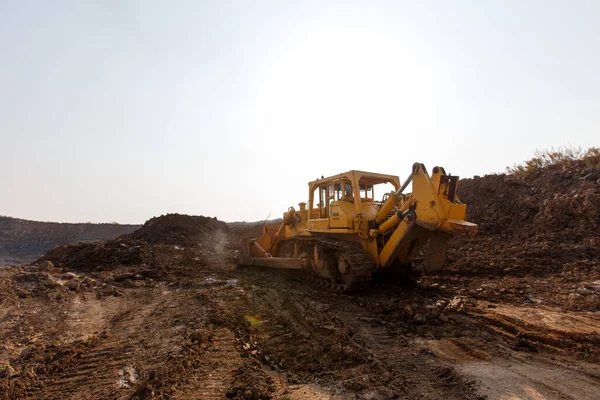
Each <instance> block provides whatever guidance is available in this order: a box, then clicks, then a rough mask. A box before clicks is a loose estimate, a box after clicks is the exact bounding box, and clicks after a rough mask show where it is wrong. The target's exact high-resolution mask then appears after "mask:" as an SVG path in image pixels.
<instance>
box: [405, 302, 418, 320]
mask: <svg viewBox="0 0 600 400" xmlns="http://www.w3.org/2000/svg"><path fill="white" fill-rule="evenodd" d="M404 313H405V314H406V315H408V316H411V317H412V316H413V315H414V314H415V313H414V311H413V309H412V307H411V306H409V305H408V304H407V305H405V306H404Z"/></svg>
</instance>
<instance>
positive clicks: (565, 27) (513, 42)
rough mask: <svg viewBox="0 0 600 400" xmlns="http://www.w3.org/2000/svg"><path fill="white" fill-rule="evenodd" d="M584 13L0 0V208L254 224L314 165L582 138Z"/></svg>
mask: <svg viewBox="0 0 600 400" xmlns="http://www.w3.org/2000/svg"><path fill="white" fill-rule="evenodd" d="M599 21H600V1H595V0H594V1H564V2H563V1H560V2H559V1H523V0H519V1H479V0H477V1H439V2H425V1H410V2H408V1H406V2H403V1H389V2H376V1H364V2H352V1H344V2H341V1H339V2H326V1H314V2H309V1H306V2H303V1H284V0H279V1H254V2H251V1H215V2H209V1H170V2H167V1H148V0H139V1H119V0H114V1H100V0H99V1H84V0H79V1H58V0H56V1H45V0H44V1H27V0H13V1H7V0H0V54H1V56H0V57H1V58H0V121H1V123H2V126H1V130H0V149H1V151H2V152H1V154H2V156H1V158H0V184H1V187H2V192H1V195H0V215H10V216H15V217H21V218H28V219H36V220H52V221H73V222H78V221H94V222H109V221H118V222H123V223H124V222H134V223H141V222H143V221H145V220H146V219H148V218H150V217H152V216H158V215H160V214H164V213H167V212H179V213H188V214H202V215H208V216H217V217H218V218H219V219H222V220H226V221H234V220H260V219H264V218H266V217H267V215H268V214H269V213H272V214H271V216H272V217H279V216H280V215H281V214H282V213H283V212H284V211H285V210H286V209H287V207H289V206H290V205H295V204H297V203H298V202H299V201H302V200H306V199H307V196H308V195H307V182H308V181H310V180H313V179H315V178H316V177H319V176H321V175H325V176H327V175H332V174H336V173H339V172H343V171H346V170H350V169H363V170H367V171H373V172H381V173H388V174H395V175H399V176H400V177H401V178H402V179H404V177H405V176H406V175H407V174H408V173H409V172H410V166H411V165H412V163H413V162H415V161H420V162H423V163H425V164H426V166H428V168H429V169H431V167H433V166H434V165H442V166H444V167H445V168H446V170H447V171H449V172H452V173H454V174H458V175H461V176H463V177H469V176H473V175H483V174H485V173H490V172H502V171H503V170H504V168H505V167H506V166H507V165H512V164H514V163H515V162H519V161H522V160H524V159H527V158H530V157H531V156H532V154H533V152H534V151H535V150H536V149H544V148H549V147H551V146H562V145H565V144H571V145H574V146H582V147H589V146H598V145H600V132H599V129H598V128H599V126H600V22H599ZM379 195H381V193H378V194H377V197H379Z"/></svg>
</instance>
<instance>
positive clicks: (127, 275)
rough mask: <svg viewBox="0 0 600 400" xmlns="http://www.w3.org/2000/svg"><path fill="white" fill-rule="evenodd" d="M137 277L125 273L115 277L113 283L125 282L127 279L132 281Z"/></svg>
mask: <svg viewBox="0 0 600 400" xmlns="http://www.w3.org/2000/svg"><path fill="white" fill-rule="evenodd" d="M134 276H135V275H134V274H132V273H131V272H125V273H123V274H118V275H115V276H114V277H113V281H115V282H119V281H124V280H125V279H132V278H133V277H134Z"/></svg>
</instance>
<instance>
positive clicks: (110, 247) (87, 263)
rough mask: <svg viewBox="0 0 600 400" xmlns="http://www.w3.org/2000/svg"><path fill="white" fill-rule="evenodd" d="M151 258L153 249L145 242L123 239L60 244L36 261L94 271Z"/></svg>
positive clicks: (137, 263)
mask: <svg viewBox="0 0 600 400" xmlns="http://www.w3.org/2000/svg"><path fill="white" fill-rule="evenodd" d="M149 259H151V251H150V249H148V248H147V246H145V245H144V244H143V243H134V242H130V241H123V240H121V239H115V240H109V241H107V242H94V243H78V244H73V245H69V246H58V247H55V248H54V249H52V250H50V251H49V252H48V253H46V254H45V255H43V256H42V257H41V258H40V259H39V260H38V261H37V262H36V263H41V262H44V261H50V262H52V263H54V264H56V265H59V266H61V267H63V268H66V269H67V270H75V271H94V270H98V271H101V270H106V269H112V268H114V267H116V266H120V265H140V264H143V263H145V262H146V261H148V260H149Z"/></svg>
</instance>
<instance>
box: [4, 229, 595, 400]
mask: <svg viewBox="0 0 600 400" xmlns="http://www.w3.org/2000/svg"><path fill="white" fill-rule="evenodd" d="M234 240H235V239H234V238H233V237H232V236H227V235H225V236H224V238H223V240H221V241H219V245H218V246H216V245H214V244H213V245H208V244H206V243H205V244H204V245H202V246H191V247H181V246H177V245H153V246H152V247H150V248H149V249H151V251H150V250H148V251H149V252H151V253H152V257H153V259H154V264H153V265H155V266H157V265H161V266H162V269H160V270H159V269H156V268H155V269H152V268H150V267H149V266H148V265H145V264H142V265H137V264H136V265H129V266H119V267H116V268H112V269H102V268H100V269H98V268H96V269H95V270H92V271H81V272H75V273H65V271H61V270H60V269H58V268H52V267H50V266H48V265H46V266H43V265H42V266H41V267H37V266H30V267H19V268H10V269H5V270H2V271H0V294H1V295H2V307H1V308H0V338H2V341H1V347H0V368H1V370H0V371H1V372H0V376H1V379H0V393H1V395H0V396H1V397H2V398H7V399H16V398H31V399H34V398H35V399H39V398H43V399H58V398H73V399H92V398H119V399H132V398H143V399H145V398H174V399H184V398H185V399H222V398H247V399H258V398H273V399H356V398H358V399H388V398H402V399H423V398H425V399H465V398H466V399H469V398H472V399H477V398H488V399H512V398H524V399H542V398H545V399H553V398H556V399H594V398H600V362H599V360H600V358H599V355H600V350H599V349H600V347H599V344H600V316H599V315H598V313H597V312H591V311H580V312H574V311H569V310H565V309H563V308H561V307H558V306H554V305H546V304H545V303H542V304H539V303H536V302H529V303H523V304H517V302H516V301H515V298H514V297H511V296H509V295H507V301H506V302H503V301H502V298H501V297H498V296H489V297H488V298H487V300H486V298H485V296H483V295H480V296H479V297H477V296H474V297H471V296H469V295H468V293H469V292H468V290H467V291H463V293H467V295H463V296H462V297H460V296H457V295H456V293H457V291H458V289H457V287H456V286H455V283H453V282H454V281H453V279H452V276H451V274H450V275H449V276H446V277H443V276H442V277H437V278H435V279H429V280H428V279H424V280H422V281H419V282H415V283H414V284H412V285H408V286H394V285H389V284H384V283H377V282H376V283H374V284H373V285H372V287H371V288H370V289H369V290H368V291H364V292H361V293H357V294H352V295H347V294H337V293H333V292H328V291H326V290H325V289H321V288H318V287H315V286H313V285H312V284H310V283H305V282H302V281H298V280H295V279H293V278H292V277H289V276H287V275H284V274H280V273H275V272H269V271H266V272H265V271H257V270H253V269H240V270H238V269H236V267H235V263H234V260H235V252H234V250H233V249H234V247H235V245H234V243H229V242H228V241H232V242H233V241H234ZM213 242H214V241H213ZM128 251H129V250H128ZM40 268H41V270H40ZM507 279H511V278H510V277H507ZM550 279H551V278H550ZM494 283H495V284H496V285H498V286H502V284H503V281H502V279H495V280H494ZM506 283H507V284H510V281H507V282H506ZM467 286H468V285H467Z"/></svg>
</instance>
